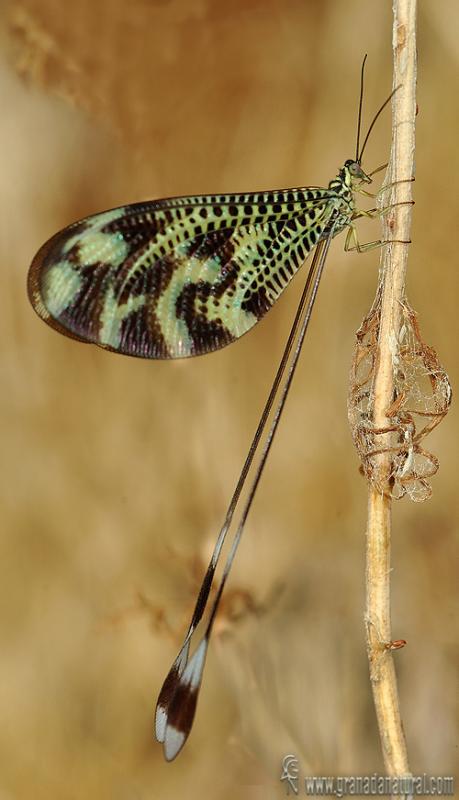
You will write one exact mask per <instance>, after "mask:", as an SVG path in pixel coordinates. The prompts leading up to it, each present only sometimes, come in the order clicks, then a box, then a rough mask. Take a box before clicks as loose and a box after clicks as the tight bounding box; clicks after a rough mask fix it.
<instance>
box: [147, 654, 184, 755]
mask: <svg viewBox="0 0 459 800" xmlns="http://www.w3.org/2000/svg"><path fill="white" fill-rule="evenodd" d="M189 652H190V642H189V640H186V641H185V644H184V645H183V647H182V649H181V650H180V653H179V654H178V656H177V658H176V659H175V661H174V663H173V664H172V667H171V668H170V670H169V672H168V673H167V676H166V680H165V681H164V683H163V685H162V687H161V691H160V693H159V697H158V701H157V703H156V713H155V736H156V741H158V742H161V743H162V742H164V737H165V735H166V725H167V719H168V712H169V706H170V703H171V701H172V698H173V697H174V694H175V692H176V690H177V687H178V685H179V681H180V677H181V675H182V674H183V671H184V670H185V667H186V665H187V663H188V654H189Z"/></svg>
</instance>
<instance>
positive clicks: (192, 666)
mask: <svg viewBox="0 0 459 800" xmlns="http://www.w3.org/2000/svg"><path fill="white" fill-rule="evenodd" d="M207 645H208V639H207V638H204V639H203V640H202V641H201V642H200V643H199V645H198V647H197V649H196V652H195V653H194V654H193V656H192V658H191V659H190V661H189V663H188V665H187V667H186V669H185V671H184V672H183V674H182V675H181V676H179V679H178V683H177V685H176V689H175V692H174V694H173V696H172V698H171V700H170V701H169V706H168V709H167V715H166V726H165V736H164V739H163V742H164V756H165V758H166V761H172V760H173V759H174V758H175V757H176V756H177V755H178V754H179V752H180V750H181V749H182V747H183V745H184V744H185V742H186V740H187V738H188V735H189V733H190V731H191V727H192V725H193V720H194V715H195V711H196V703H197V700H198V693H199V688H200V686H201V681H202V674H203V670H204V664H205V661H206V654H207Z"/></svg>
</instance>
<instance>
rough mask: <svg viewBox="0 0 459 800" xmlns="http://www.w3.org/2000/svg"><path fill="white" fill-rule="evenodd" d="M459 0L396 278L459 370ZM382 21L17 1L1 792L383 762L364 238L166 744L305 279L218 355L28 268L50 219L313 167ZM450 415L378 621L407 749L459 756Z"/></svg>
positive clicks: (5, 168) (208, 787)
mask: <svg viewBox="0 0 459 800" xmlns="http://www.w3.org/2000/svg"><path fill="white" fill-rule="evenodd" d="M458 23H459V19H458V8H457V5H456V4H455V3H454V2H450V3H449V4H447V3H446V2H445V3H442V4H436V3H430V4H425V6H424V8H421V17H420V21H419V96H418V99H419V116H418V131H417V137H418V148H417V183H416V188H415V197H416V207H415V212H414V231H413V244H412V247H411V255H410V267H409V279H408V291H409V296H410V299H411V301H412V303H413V305H414V306H415V308H416V309H417V311H418V312H419V314H420V323H421V326H422V331H423V334H424V336H425V338H426V340H427V341H428V342H429V343H431V344H432V345H434V346H435V347H436V349H437V350H438V352H439V354H440V358H441V360H442V361H443V362H444V363H445V365H446V366H447V368H448V370H449V372H450V376H451V378H452V383H453V387H454V385H455V377H456V374H457V352H456V350H457V341H458V334H459V330H458V320H459V316H458V314H457V298H458V296H459V282H458V277H457V275H458V270H457V241H456V240H457V219H458V215H459V201H458V194H457V191H456V186H457V179H458V150H457V130H458V122H459V109H458V107H457V104H456V103H455V98H456V97H457V90H458V79H457V76H458V62H459V49H458V46H457V38H454V37H452V36H451V31H452V30H454V26H456V30H457V25H458ZM390 37H391V19H390V9H389V4H384V3H365V2H362V0H349V2H347V3H338V2H331V1H329V2H321V3H316V2H312V0H309V2H296V1H293V2H290V3H282V2H280V0H277V1H276V0H263V2H261V0H256V2H251V3H244V2H242V0H235V2H233V3H231V4H229V5H228V4H226V3H217V2H211V0H197V2H195V3H188V2H186V0H175V1H174V0H170V2H167V0H161V2H160V0H157V1H156V2H146V0H135V1H134V0H131V2H130V3H125V2H121V0H116V2H115V0H112V1H111V2H108V0H105V1H104V2H103V1H102V0H100V1H99V2H98V3H93V2H92V1H90V0H74V2H73V3H72V4H63V3H60V2H58V0H16V2H11V3H10V4H9V5H8V6H6V5H4V13H3V16H2V28H1V63H0V82H1V96H2V121H1V126H0V136H1V152H2V154H3V159H2V181H1V188H0V191H1V212H2V215H1V219H2V226H1V232H2V235H1V237H0V248H1V254H2V256H1V263H2V271H1V275H2V295H1V296H2V302H1V308H2V313H1V315H0V326H1V341H2V377H3V380H2V395H1V401H2V415H1V421H2V433H1V442H2V456H3V458H2V481H1V487H2V498H1V509H2V510H1V517H2V532H1V550H2V553H1V564H2V572H1V576H2V577H1V582H0V592H1V602H0V609H1V620H2V658H1V681H0V709H1V719H2V724H1V726H0V761H1V763H2V767H1V770H0V795H1V797H2V800H3V798H5V800H10V798H11V800H13V798H14V800H22V799H23V798H27V800H28V799H29V798H31V797H33V798H35V799H36V800H42V798H43V800H44V798H46V800H50V799H51V798H59V800H67V798H72V799H73V798H75V800H80V799H82V798H85V800H86V799H89V798H97V800H104V798H107V799H109V800H118V798H119V799H120V800H121V799H122V800H125V798H126V799H127V798H129V799H130V798H132V800H134V799H135V800H140V798H150V797H161V798H162V800H167V798H176V797H179V796H184V795H186V796H187V797H190V798H193V797H196V798H198V797H201V796H210V797H212V798H230V797H231V798H232V797H234V796H235V793H236V794H237V796H241V797H247V798H258V797H263V798H270V797H273V798H274V797H279V796H281V793H283V791H284V790H283V788H282V787H281V786H280V784H279V782H278V778H279V774H280V763H281V759H282V757H283V755H285V754H286V753H287V752H295V753H296V754H297V755H298V756H299V758H300V761H301V765H302V769H303V772H304V773H306V774H307V773H310V774H331V775H333V774H334V775H336V774H348V773H357V774H370V773H372V772H373V771H374V770H382V761H381V756H380V751H379V745H378V737H377V731H376V724H375V720H374V714H373V708H372V700H371V692H370V688H369V685H368V680H367V666H366V657H365V652H364V633H363V620H362V610H363V566H364V525H365V503H366V491H365V485H364V483H363V480H362V478H361V477H360V476H359V474H358V464H357V460H356V456H355V454H354V452H353V449H352V444H351V439H350V434H349V432H348V429H347V423H346V391H347V376H348V368H349V364H350V360H351V353H352V346H353V333H354V331H355V329H356V328H357V327H358V325H359V323H360V321H361V318H362V317H363V314H364V313H365V312H366V310H367V308H368V307H369V305H370V303H371V300H372V295H373V292H374V290H375V287H376V281H377V263H378V254H377V253H372V254H369V255H366V256H358V255H351V254H348V255H345V254H344V253H343V252H342V240H341V243H340V241H339V240H338V241H336V243H335V244H334V247H333V251H332V256H331V257H330V263H329V265H328V267H327V274H326V276H325V279H324V283H323V286H322V288H321V292H320V295H321V296H320V303H319V305H318V307H317V310H316V312H315V315H314V320H313V324H312V326H311V331H310V338H309V341H308V343H307V346H306V348H305V352H304V357H303V360H302V365H301V367H300V369H299V374H298V376H297V379H296V383H295V387H294V392H293V395H292V397H291V399H290V401H289V404H288V409H287V411H288V413H287V414H286V417H285V420H284V422H283V424H282V426H281V430H280V433H279V437H278V441H277V442H276V445H275V447H274V449H273V453H272V458H271V462H270V465H269V468H268V470H267V473H266V476H265V478H264V482H263V486H262V488H261V490H260V494H259V496H258V498H257V502H256V504H255V508H254V511H253V514H252V516H251V518H250V523H249V529H248V531H247V540H246V541H245V542H244V544H243V547H242V549H241V552H240V554H239V556H238V561H237V566H236V568H235V570H234V575H233V576H232V580H231V585H230V587H229V589H230V591H229V593H228V597H227V601H226V604H225V609H224V614H223V615H222V617H221V619H220V622H219V625H218V627H217V632H216V634H217V635H216V636H215V641H214V644H213V647H212V651H211V654H210V658H209V662H208V666H207V675H206V680H205V684H206V685H205V689H204V692H203V695H202V698H201V701H200V706H199V709H198V716H197V720H196V725H195V730H194V732H193V735H192V738H191V740H190V742H189V744H188V746H187V748H186V750H185V751H184V752H183V754H182V755H181V757H180V759H179V760H178V761H177V762H175V763H174V764H173V765H166V764H165V763H164V762H163V758H162V754H161V751H160V748H159V747H158V746H156V745H155V744H154V743H153V738H152V716H153V708H154V702H155V694H156V692H157V690H158V689H159V687H160V684H161V682H162V679H163V677H164V674H165V672H166V671H167V669H168V667H169V665H170V663H171V660H172V658H173V657H174V656H175V653H176V649H177V646H178V643H179V640H180V636H181V634H183V630H184V627H185V624H186V619H187V616H188V615H189V613H190V611H191V607H192V603H193V599H194V591H195V589H196V586H197V583H198V580H199V575H200V572H201V571H202V569H203V565H204V563H205V558H206V557H207V555H208V552H209V549H210V545H211V541H212V538H213V536H214V534H215V532H216V530H217V528H218V526H219V524H220V522H221V519H222V516H223V513H224V509H225V504H226V502H227V500H228V498H229V495H230V492H231V490H232V487H233V485H234V482H235V479H236V476H237V472H238V469H239V467H240V464H241V462H242V459H243V456H244V453H245V449H246V447H247V445H248V442H249V439H250V435H251V432H252V431H253V429H254V426H255V423H256V419H257V414H258V412H259V410H260V409H261V406H262V403H263V400H264V397H265V395H266V392H267V389H268V386H269V383H270V380H271V378H272V375H273V372H274V369H275V365H276V362H277V360H278V358H279V355H280V352H281V349H282V343H283V341H284V339H285V336H286V333H287V330H288V325H289V320H290V319H291V316H292V314H293V310H294V306H295V302H296V299H297V297H298V292H299V290H300V284H301V278H299V280H298V281H296V282H295V285H294V286H293V287H291V289H290V290H289V291H288V293H287V295H286V296H285V297H284V298H283V299H282V300H281V301H280V302H279V304H278V307H276V308H275V309H274V310H273V311H272V312H271V314H270V315H269V317H268V318H267V319H266V320H265V321H264V322H262V323H261V324H260V325H259V326H258V329H257V330H255V331H254V332H253V333H252V334H251V335H250V336H247V337H245V338H244V339H243V340H241V341H240V342H239V343H237V344H235V345H234V346H233V347H231V348H228V349H227V350H226V351H221V352H220V353H218V354H215V355H213V356H209V357H207V358H203V359H196V360H191V361H188V362H186V363H172V362H171V363H143V362H142V361H139V360H135V359H128V358H121V357H117V356H115V355H112V354H109V353H106V352H103V351H102V350H98V349H97V348H95V347H89V346H88V347H85V346H82V345H79V344H77V343H74V342H72V341H70V340H67V339H65V338H64V337H60V336H58V335H56V334H55V333H54V332H53V331H51V330H50V329H48V328H47V327H46V326H45V325H43V324H42V323H41V322H40V321H39V320H38V319H37V318H36V317H35V315H34V314H33V312H32V310H31V308H30V307H29V305H28V302H27V299H26V292H25V276H26V270H27V267H28V264H29V262H30V260H31V258H32V256H33V254H34V252H35V251H36V249H37V248H38V246H39V245H40V244H41V243H42V242H43V241H44V240H45V239H46V238H47V237H48V236H49V235H51V234H52V233H53V232H54V231H56V230H57V229H59V228H61V227H62V226H64V225H65V224H67V223H69V222H70V221H72V220H74V219H76V218H78V217H80V216H83V215H86V214H89V213H91V212H96V211H98V210H101V209H104V208H108V207H111V206H116V205H118V204H122V203H126V202H130V201H134V200H139V199H141V198H151V197H158V196H165V195H174V194H186V193H190V192H196V193H198V192H207V191H217V192H218V191H231V190H235V191H237V190H244V189H249V190H250V189H256V188H260V189H261V188H270V187H279V186H289V185H290V186H295V185H304V184H318V185H324V184H326V183H327V182H328V181H329V180H330V178H331V177H333V176H334V174H335V173H336V171H337V169H338V168H339V166H340V165H341V163H342V162H343V160H344V159H346V158H348V157H349V156H352V154H353V150H354V135H355V116H356V99H357V94H358V73H359V67H360V63H361V58H362V55H363V52H364V51H367V52H368V53H369V62H368V83H367V92H366V111H367V118H368V116H369V115H370V113H371V111H372V110H374V109H375V108H376V107H377V106H379V104H380V103H381V101H382V100H383V99H384V98H385V96H386V95H387V93H388V91H389V90H390V88H391V65H390V56H391V46H390ZM389 131H390V123H389V119H388V116H386V117H385V119H384V120H383V121H381V123H380V124H378V126H377V129H376V130H375V133H374V136H373V137H372V141H371V143H370V145H369V147H368V150H367V154H366V155H367V159H366V164H365V166H366V167H368V168H371V167H376V166H378V165H379V164H381V163H382V162H384V161H385V160H386V159H387V155H388V151H389V141H388V137H389ZM370 235H374V234H370ZM376 235H377V234H376ZM457 435H458V421H457V415H456V412H455V408H454V406H453V410H452V411H451V413H450V415H449V417H448V418H447V420H446V421H445V422H444V424H443V425H442V426H441V428H440V429H438V431H436V432H435V433H434V435H433V436H432V437H431V438H430V440H429V442H428V446H430V447H431V448H432V449H433V450H434V452H435V453H436V454H437V455H438V456H439V457H440V460H441V469H440V472H439V474H438V476H437V477H435V478H434V496H433V499H432V500H431V501H430V502H429V503H427V504H424V505H413V504H410V503H409V502H408V501H405V502H401V503H400V504H398V505H397V506H396V508H395V535H394V547H393V562H394V572H393V621H394V636H397V637H399V636H400V637H404V638H406V639H407V640H408V646H407V647H406V648H405V650H403V651H400V652H397V653H396V654H395V658H396V661H397V671H398V675H399V680H400V692H401V701H402V709H403V715H404V723H405V728H406V734H407V740H408V747H409V751H410V754H411V762H412V767H413V770H414V772H416V773H422V772H427V773H431V774H442V773H445V774H448V773H451V771H452V770H453V765H454V757H455V755H456V756H457V749H455V748H456V747H457V744H456V742H457V734H456V733H455V701H454V681H453V669H454V639H455V633H456V632H457V631H455V630H454V627H455V625H456V624H457V616H456V614H455V612H456V611H457V607H455V605H454V604H455V599H454V597H455V591H454V590H455V582H456V581H455V570H454V537H455V532H456V529H457V522H458V503H457V473H458V458H457V449H458V448H457ZM237 592H239V593H240V595H239V597H238V595H237ZM246 596H248V597H249V598H250V600H251V603H252V605H254V606H255V609H254V610H247V602H245V601H244V597H246ZM249 606H250V603H249ZM238 610H239V611H241V612H242V613H241V614H240V615H239V614H237V613H236V612H237V611H238Z"/></svg>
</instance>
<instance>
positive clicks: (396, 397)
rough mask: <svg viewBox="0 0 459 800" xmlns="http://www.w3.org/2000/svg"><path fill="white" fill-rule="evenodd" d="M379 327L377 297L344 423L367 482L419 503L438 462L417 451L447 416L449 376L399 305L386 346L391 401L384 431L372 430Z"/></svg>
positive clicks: (407, 309) (412, 315)
mask: <svg viewBox="0 0 459 800" xmlns="http://www.w3.org/2000/svg"><path fill="white" fill-rule="evenodd" d="M380 323H381V292H380V291H378V294H377V296H376V299H375V302H374V304H373V307H372V309H371V311H370V312H369V314H368V315H367V317H366V318H365V319H364V321H363V323H362V326H361V327H360V329H359V330H358V331H357V334H356V339H357V341H356V347H355V353H354V360H353V363H352V367H351V380H350V387H349V397H348V418H349V424H350V426H351V432H352V438H353V440H354V444H355V446H356V448H357V451H358V453H359V456H360V458H361V461H362V470H363V473H364V474H365V476H366V478H367V480H368V481H369V482H370V483H371V485H372V486H374V487H375V488H376V489H378V490H379V491H381V492H384V493H385V494H389V495H390V496H391V497H392V498H394V499H399V498H401V497H404V495H408V496H409V497H410V498H411V500H414V501H418V502H420V501H422V500H426V499H428V498H429V497H430V495H431V493H432V489H431V486H430V484H429V478H431V477H432V475H435V473H436V472H437V470H438V466H439V462H438V459H437V458H436V457H435V456H434V455H433V454H432V453H429V452H428V451H427V450H425V449H424V448H423V447H422V442H423V440H424V439H425V437H426V436H427V435H428V434H429V433H430V431H432V430H433V428H435V427H436V426H437V425H438V424H439V423H440V422H441V421H442V419H443V417H444V416H445V415H446V414H447V412H448V408H449V405H450V403H451V386H450V383H449V379H448V375H447V374H446V372H445V370H444V369H443V367H442V365H441V364H440V362H439V360H438V357H437V354H436V352H435V350H434V349H433V348H432V347H429V345H427V344H425V342H424V341H423V340H422V337H421V334H420V331H419V325H418V319H417V314H416V312H415V311H414V310H413V309H412V308H411V306H410V304H409V302H408V300H407V299H406V297H405V298H404V299H403V302H402V319H401V326H400V333H399V335H398V337H397V336H395V335H394V337H393V341H392V342H391V352H392V371H393V376H392V380H393V400H392V402H391V404H390V406H389V407H388V408H387V409H386V419H387V425H385V426H384V427H376V426H375V424H374V379H375V374H376V368H377V354H378V339H379V335H380Z"/></svg>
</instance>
